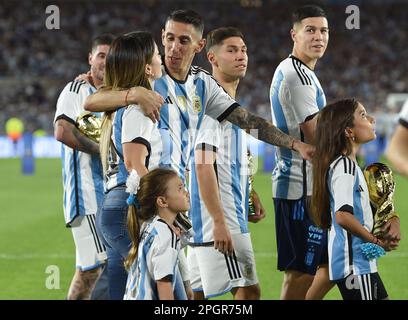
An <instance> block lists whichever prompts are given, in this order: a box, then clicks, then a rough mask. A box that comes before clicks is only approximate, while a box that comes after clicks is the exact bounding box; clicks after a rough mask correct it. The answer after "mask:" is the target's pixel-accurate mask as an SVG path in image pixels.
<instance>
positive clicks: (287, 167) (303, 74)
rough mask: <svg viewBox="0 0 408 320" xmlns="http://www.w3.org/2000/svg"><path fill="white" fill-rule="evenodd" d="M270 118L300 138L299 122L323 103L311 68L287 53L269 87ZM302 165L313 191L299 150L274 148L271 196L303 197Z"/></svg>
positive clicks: (322, 97)
mask: <svg viewBox="0 0 408 320" xmlns="http://www.w3.org/2000/svg"><path fill="white" fill-rule="evenodd" d="M270 102H271V113H272V121H273V124H274V125H275V126H277V127H278V128H279V129H281V130H282V131H283V132H285V133H287V134H289V135H290V136H292V137H294V138H297V139H301V140H303V136H302V133H301V131H300V127H299V124H301V123H303V122H305V121H307V120H309V119H311V118H312V117H313V116H314V115H315V114H316V113H318V112H319V110H320V109H322V108H323V107H324V106H325V104H326V97H325V95H324V92H323V89H322V87H321V85H320V82H319V80H318V79H317V77H316V75H315V73H314V71H313V70H311V69H309V67H307V66H306V65H305V64H304V63H303V62H302V61H300V60H299V59H297V58H295V57H294V56H291V55H290V56H289V57H288V58H286V59H285V60H283V61H282V62H281V63H280V64H279V66H278V67H277V69H276V71H275V74H274V75H273V79H272V84H271V88H270ZM304 165H305V171H306V181H307V195H311V194H312V179H311V175H312V170H311V165H310V163H309V162H306V161H305V162H304V161H303V159H302V157H301V156H300V154H299V153H298V152H294V151H291V150H289V149H286V148H276V167H275V169H274V171H273V174H272V189H273V190H272V192H273V197H274V198H280V199H290V200H296V199H300V198H301V197H302V196H303V193H304V190H303V179H304V177H303V173H302V172H303V166H304Z"/></svg>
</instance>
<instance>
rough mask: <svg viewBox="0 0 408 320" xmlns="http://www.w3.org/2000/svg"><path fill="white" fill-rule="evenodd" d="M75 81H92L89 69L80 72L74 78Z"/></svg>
mask: <svg viewBox="0 0 408 320" xmlns="http://www.w3.org/2000/svg"><path fill="white" fill-rule="evenodd" d="M75 80H76V81H85V82H87V83H92V76H91V71H88V72H87V73H81V74H80V75H78V76H77V77H76V78H75Z"/></svg>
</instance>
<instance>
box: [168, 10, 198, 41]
mask: <svg viewBox="0 0 408 320" xmlns="http://www.w3.org/2000/svg"><path fill="white" fill-rule="evenodd" d="M170 20H171V21H175V22H181V23H186V24H191V25H193V27H194V28H195V29H196V30H197V31H198V32H200V34H201V35H202V34H203V32H204V20H203V18H202V17H201V16H200V15H199V14H198V13H197V12H195V11H193V10H184V9H182V10H174V11H173V12H171V13H170V14H169V16H168V17H167V20H166V24H167V22H169V21H170Z"/></svg>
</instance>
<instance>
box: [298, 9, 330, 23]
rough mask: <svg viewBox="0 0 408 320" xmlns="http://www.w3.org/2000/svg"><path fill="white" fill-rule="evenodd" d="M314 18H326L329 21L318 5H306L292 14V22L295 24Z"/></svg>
mask: <svg viewBox="0 0 408 320" xmlns="http://www.w3.org/2000/svg"><path fill="white" fill-rule="evenodd" d="M314 17H324V18H326V19H327V15H326V12H324V10H323V9H322V8H320V7H319V6H316V5H306V6H302V7H300V8H297V9H296V10H295V11H294V12H293V13H292V22H293V24H295V23H300V22H302V20H303V19H306V18H314Z"/></svg>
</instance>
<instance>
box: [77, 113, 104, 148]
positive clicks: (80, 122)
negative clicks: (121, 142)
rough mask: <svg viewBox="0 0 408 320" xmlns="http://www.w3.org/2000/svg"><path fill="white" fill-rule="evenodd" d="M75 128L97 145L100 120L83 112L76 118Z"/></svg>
mask: <svg viewBox="0 0 408 320" xmlns="http://www.w3.org/2000/svg"><path fill="white" fill-rule="evenodd" d="M76 126H77V128H78V130H79V131H81V132H82V133H83V134H84V135H85V136H87V137H88V138H89V139H92V140H93V141H95V142H97V143H99V138H100V137H101V126H102V119H101V118H98V117H97V116H96V115H94V114H93V113H92V112H89V111H85V112H84V113H82V114H81V115H79V116H78V118H77V120H76Z"/></svg>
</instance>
